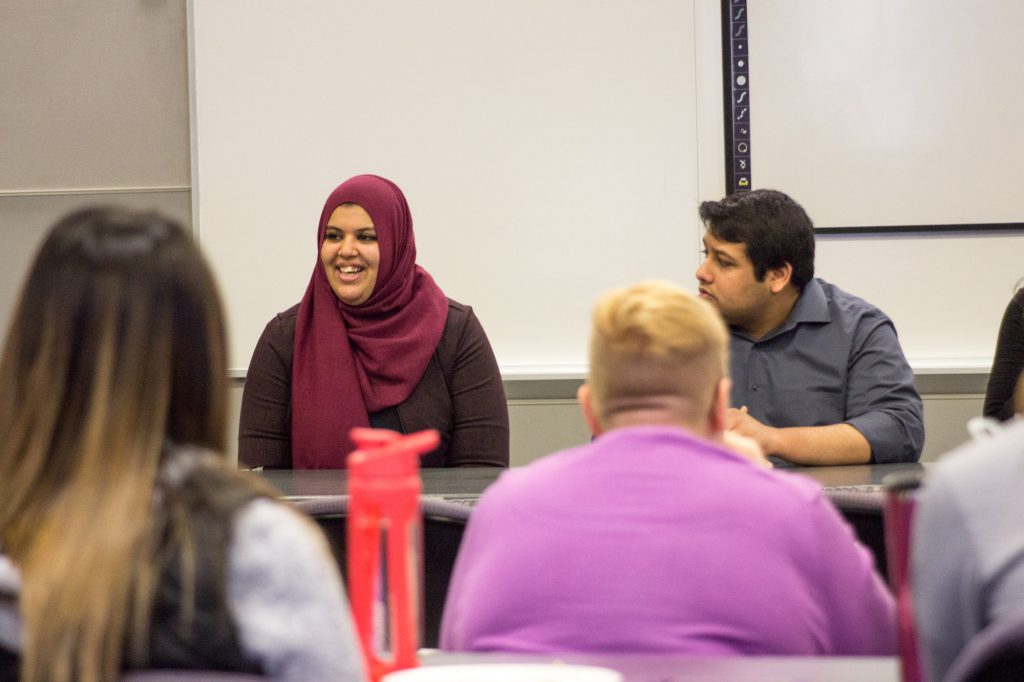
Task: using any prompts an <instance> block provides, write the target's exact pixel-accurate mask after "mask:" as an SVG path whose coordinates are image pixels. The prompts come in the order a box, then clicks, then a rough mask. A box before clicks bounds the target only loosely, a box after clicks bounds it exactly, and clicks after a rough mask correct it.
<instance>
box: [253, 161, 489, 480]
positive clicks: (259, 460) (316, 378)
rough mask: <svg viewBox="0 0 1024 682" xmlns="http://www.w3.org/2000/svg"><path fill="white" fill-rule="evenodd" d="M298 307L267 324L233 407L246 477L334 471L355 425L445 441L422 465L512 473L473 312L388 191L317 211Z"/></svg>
mask: <svg viewBox="0 0 1024 682" xmlns="http://www.w3.org/2000/svg"><path fill="white" fill-rule="evenodd" d="M317 250H318V257H317V263H316V266H315V267H314V269H313V275H312V277H310V280H309V286H308V287H307V288H306V294H305V295H304V296H303V297H302V301H301V302H300V303H299V304H298V305H296V306H293V307H291V308H289V309H288V310H286V311H284V312H283V313H279V314H278V315H276V316H275V317H274V319H272V320H271V321H270V322H269V323H268V324H267V327H266V329H264V331H263V335H262V336H261V337H260V340H259V342H258V343H257V344H256V350H255V351H254V352H253V356H252V362H251V363H250V364H249V372H248V374H247V376H246V380H245V390H244V392H243V396H242V414H241V421H240V424H239V435H238V459H239V462H240V463H241V464H242V465H243V466H246V467H260V466H263V467H274V468H295V469H339V468H343V467H344V466H345V456H346V455H347V454H348V453H349V452H350V451H351V450H352V444H351V442H350V441H349V438H348V433H349V430H350V429H351V428H352V427H354V426H374V427H378V428H388V429H393V430H395V431H400V432H402V433H411V432H414V431H419V430H422V429H428V428H432V429H437V430H438V431H440V432H441V446H440V447H439V448H438V449H437V450H436V451H435V452H433V453H430V454H429V455H426V456H424V458H423V460H422V463H423V465H424V466H435V467H437V466H467V465H468V466H474V465H475V466H481V465H482V466H487V465H491V466H508V408H507V404H506V402H505V392H504V389H503V387H502V383H501V375H500V374H499V372H498V364H497V362H496V361H495V359H494V353H493V352H492V351H491V346H490V344H489V343H488V341H487V336H486V335H485V334H484V330H483V328H482V327H481V326H480V323H479V321H478V320H477V319H476V316H475V315H474V314H473V310H472V309H471V308H470V307H469V306H464V305H462V304H461V303H457V302H456V301H453V300H451V299H449V298H446V297H445V295H444V293H443V292H442V291H441V289H440V288H439V287H438V286H437V284H436V283H435V282H434V279H433V278H432V277H431V276H430V275H429V274H428V273H427V271H426V270H424V269H423V268H421V267H419V266H418V265H416V242H415V239H414V237H413V232H412V216H411V215H410V214H409V206H408V204H407V203H406V201H405V196H404V195H403V194H402V191H401V190H400V189H399V188H398V186H397V185H395V184H394V183H392V182H390V181H389V180H385V179H384V178H381V177H377V176H375V175H358V176H356V177H354V178H351V179H350V180H347V181H345V182H344V183H342V184H341V185H339V186H338V187H337V188H336V189H335V190H334V191H333V192H331V194H330V196H329V197H327V201H326V203H325V204H324V209H323V212H322V213H321V214H320V226H319V229H318V230H317Z"/></svg>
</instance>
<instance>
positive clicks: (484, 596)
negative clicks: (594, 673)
mask: <svg viewBox="0 0 1024 682" xmlns="http://www.w3.org/2000/svg"><path fill="white" fill-rule="evenodd" d="M441 647H442V648H443V649H447V650H456V651H526V652H558V651H591V652H605V651H609V652H676V653H694V654H710V655H720V654H794V655H817V654H850V655H856V654H869V655H883V654H885V655H887V654H893V653H894V652H895V650H896V649H895V626H894V620H893V602H892V598H891V596H890V595H889V592H888V591H887V590H886V588H885V586H884V584H883V583H882V582H881V580H880V579H879V577H878V576H877V574H876V573H875V572H874V569H873V561H872V558H871V555H870V553H869V552H868V550H866V549H865V548H864V547H862V546H860V545H859V544H858V543H857V542H856V540H855V539H854V536H853V532H852V530H851V529H850V527H849V526H848V525H847V524H846V522H845V521H844V520H843V519H842V518H841V517H840V515H839V513H838V512H837V511H836V510H835V508H834V507H833V506H832V505H831V504H830V503H829V502H828V501H827V500H826V499H825V498H824V497H823V495H822V493H821V489H820V488H819V486H818V485H817V484H816V483H814V482H812V481H810V480H808V479H805V478H803V477H801V476H798V475H796V474H786V473H780V472H774V471H768V470H764V469H760V468H758V467H755V466H754V465H752V464H750V463H749V462H747V461H746V460H744V459H742V458H740V457H739V456H737V455H734V454H732V453H731V452H728V451H727V450H724V449H722V448H720V447H718V446H716V445H714V444H712V443H709V442H707V441H704V440H702V439H699V438H696V437H694V436H692V435H690V434H688V433H687V432H685V431H683V430H682V429H678V428H672V427H661V426H644V427H634V428H627V429H617V430H614V431H611V432H609V433H607V434H605V435H603V436H601V437H600V438H598V439H597V440H595V441H594V442H592V443H590V444H587V445H584V446H581V447H578V448H574V449H570V450H565V451H563V452H560V453H557V454H554V455H551V456H549V457H545V458H543V459H541V460H538V461H536V462H534V463H532V464H531V465H529V466H526V467H522V468H519V469H513V470H510V471H508V472H505V473H504V474H502V476H501V477H500V478H499V479H498V481H497V482H496V483H495V484H494V485H492V486H491V487H490V488H489V489H488V490H487V492H486V493H485V494H484V495H483V497H482V498H481V499H480V502H479V504H478V505H477V507H476V508H475V509H474V511H473V516H472V518H471V520H470V523H469V526H468V528H467V529H466V534H465V537H464V538H463V541H462V545H461V549H460V552H459V557H458V560H457V562H456V566H455V571H454V573H453V575H452V581H451V584H450V586H449V590H448V601H447V603H446V605H445V612H444V619H443V622H442V630H441Z"/></svg>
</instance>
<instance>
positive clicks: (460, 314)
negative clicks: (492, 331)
mask: <svg viewBox="0 0 1024 682" xmlns="http://www.w3.org/2000/svg"><path fill="white" fill-rule="evenodd" d="M482 332H483V326H482V325H481V324H480V320H479V319H477V316H476V314H475V313H474V312H473V307H472V306H469V305H466V304H465V303H460V302H458V301H456V300H454V299H451V298H449V299H448V317H447V319H446V320H445V323H444V332H443V335H444V337H445V338H446V339H447V340H448V342H449V343H450V344H452V348H456V347H458V343H459V341H460V340H463V339H464V338H465V339H475V338H477V337H479V336H480V334H481V333H482Z"/></svg>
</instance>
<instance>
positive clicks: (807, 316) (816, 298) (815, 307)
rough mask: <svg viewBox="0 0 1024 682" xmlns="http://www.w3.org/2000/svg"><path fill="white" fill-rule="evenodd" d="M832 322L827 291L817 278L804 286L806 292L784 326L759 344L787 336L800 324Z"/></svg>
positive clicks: (802, 294)
mask: <svg viewBox="0 0 1024 682" xmlns="http://www.w3.org/2000/svg"><path fill="white" fill-rule="evenodd" d="M831 321H832V314H831V313H830V312H829V310H828V300H826V298H825V290H824V289H822V288H821V282H820V281H819V280H818V278H817V277H815V278H812V279H811V281H809V282H808V283H807V284H805V285H804V290H803V291H802V292H800V298H798V299H796V305H794V306H793V309H792V310H791V311H789V316H788V317H786V319H785V320H784V321H783V322H782V324H780V325H779V326H778V327H776V328H775V329H773V330H772V331H770V332H768V333H767V334H765V335H764V336H763V337H762V338H760V339H758V341H757V343H760V342H762V341H768V340H769V339H773V338H775V337H776V336H780V335H782V334H785V333H786V332H788V331H790V330H791V329H795V328H796V326H797V325H799V324H804V323H812V324H814V323H826V322H831ZM744 336H746V335H744Z"/></svg>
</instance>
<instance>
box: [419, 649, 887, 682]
mask: <svg viewBox="0 0 1024 682" xmlns="http://www.w3.org/2000/svg"><path fill="white" fill-rule="evenodd" d="M556 661H562V662H564V663H570V664H578V665H597V666H603V667H605V668H612V669H614V670H618V671H619V672H620V673H622V675H623V677H624V678H625V682H867V681H870V682H898V681H899V679H900V675H899V660H898V659H897V658H895V657H879V658H875V657H866V656H865V657H839V656H834V657H833V656H829V657H802V656H750V657H740V656H737V657H730V658H709V657H703V656H678V655H662V654H625V655H622V654H620V655H588V654H564V655H561V654H560V655H558V656H537V655H510V654H448V653H434V654H430V653H427V654H425V655H422V656H421V657H420V662H421V664H422V665H425V666H433V665H452V664H474V663H475V664H480V663H553V662H556Z"/></svg>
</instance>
